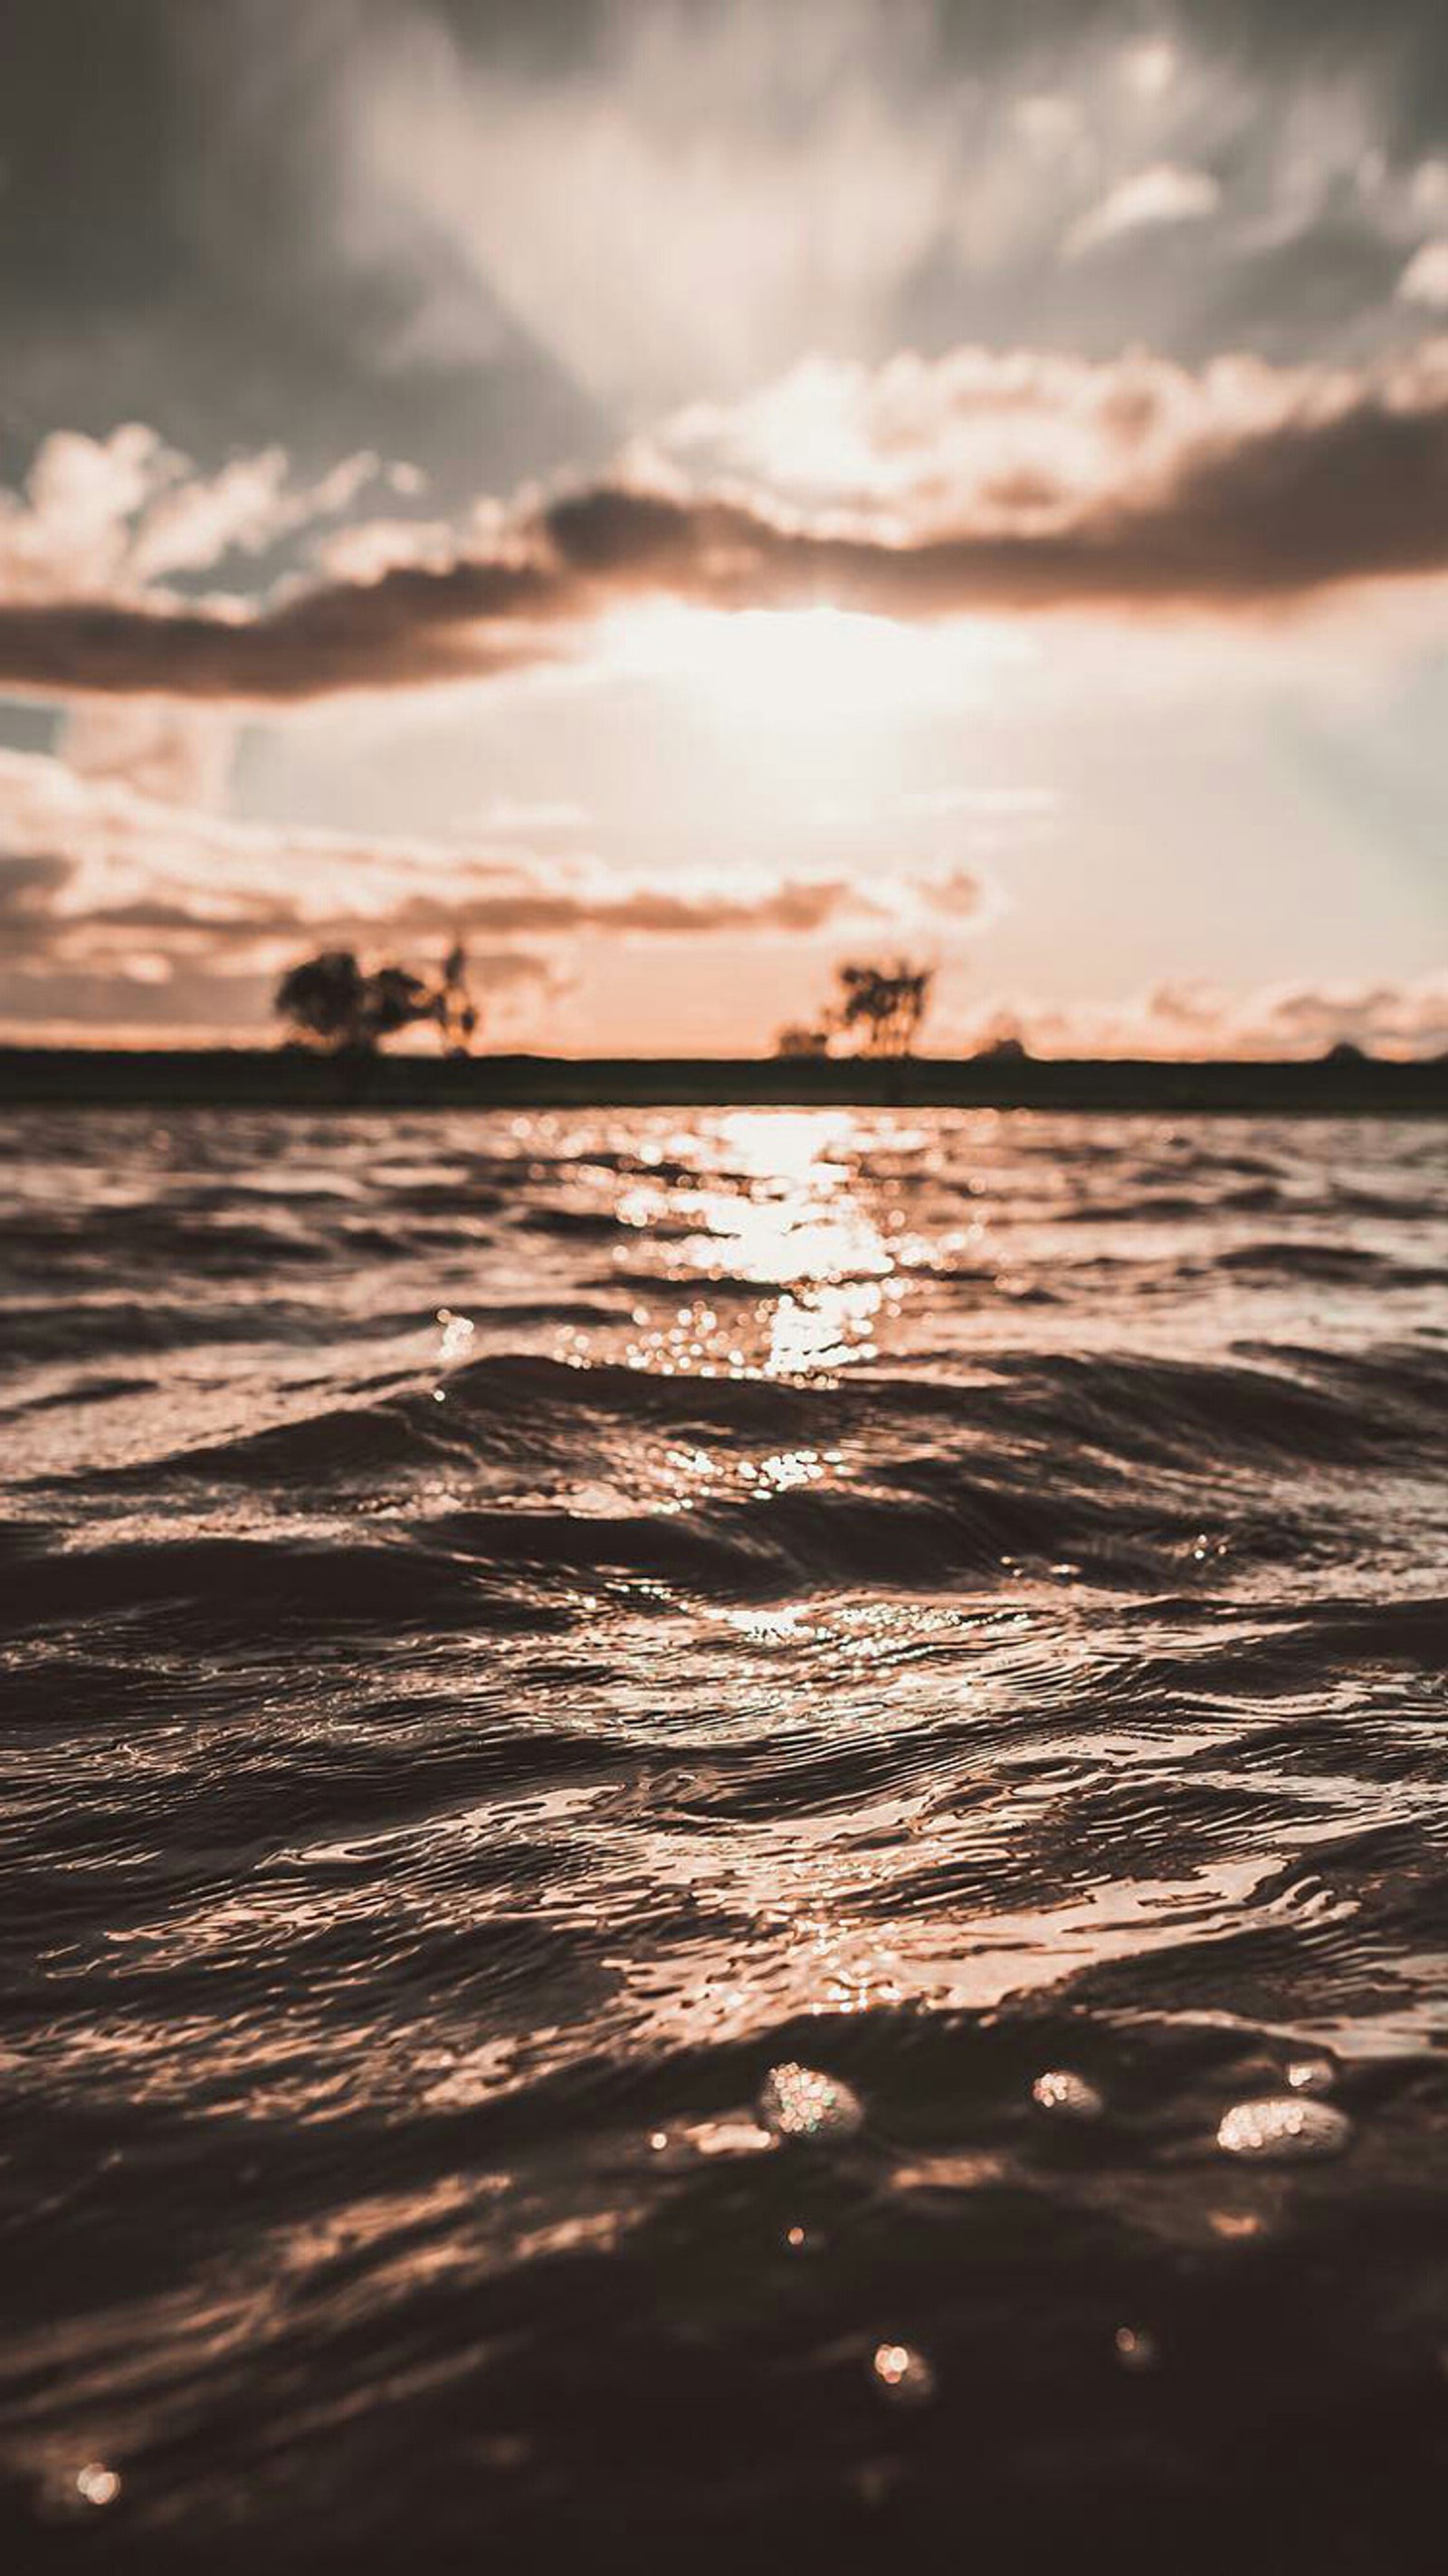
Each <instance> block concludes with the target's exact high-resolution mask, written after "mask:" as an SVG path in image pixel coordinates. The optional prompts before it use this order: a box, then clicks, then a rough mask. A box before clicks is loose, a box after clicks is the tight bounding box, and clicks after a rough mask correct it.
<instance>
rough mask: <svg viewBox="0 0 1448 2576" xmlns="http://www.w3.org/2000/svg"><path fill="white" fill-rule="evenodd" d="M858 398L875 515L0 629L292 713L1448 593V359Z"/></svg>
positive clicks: (948, 366) (900, 376) (652, 503)
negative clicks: (593, 629)
mask: <svg viewBox="0 0 1448 2576" xmlns="http://www.w3.org/2000/svg"><path fill="white" fill-rule="evenodd" d="M853 390H854V393H855V395H856V396H857V397H858V404H857V408H858V411H859V418H858V419H857V420H856V421H855V422H854V424H853V430H854V434H855V435H856V439H857V444H858V448H859V454H860V456H861V457H863V459H864V461H865V466H866V468H868V469H869V470H871V471H873V470H874V468H875V466H876V465H877V464H878V467H879V475H878V491H877V494H876V496H874V506H872V507H861V506H855V507H852V508H849V509H838V508H836V509H831V510H823V509H819V508H816V509H815V510H813V511H808V512H807V511H801V510H799V509H798V508H795V507H791V506H788V505H787V504H786V503H784V502H783V501H782V500H781V499H780V498H779V497H778V495H776V494H774V493H771V492H767V491H758V490H755V491H745V490H741V489H740V488H738V487H737V486H733V485H723V486H720V485H716V486H714V487H712V488H711V487H707V486H704V487H700V486H687V485H684V484H682V483H681V482H680V481H679V479H678V477H677V475H676V474H673V473H670V474H667V475H664V474H661V475H660V476H659V477H658V478H657V479H656V480H654V481H653V482H652V483H650V482H646V481H644V480H642V479H635V480H631V481H630V480H623V479H614V480H609V481H604V482H600V483H598V484H595V485H592V486H590V487H586V488H584V489H580V490H576V491H573V492H567V493H563V494H561V495H559V496H557V497H555V498H553V499H552V500H549V501H545V502H541V503H534V504H531V505H529V506H527V507H525V508H524V509H523V510H522V511H521V512H520V513H519V514H517V515H515V516H514V517H512V518H505V517H503V516H502V515H501V514H499V513H497V512H495V511H494V512H486V511H485V512H484V513H483V514H482V522H481V523H482V524H483V526H484V527H485V528H487V529H489V530H492V529H494V528H496V530H497V531H498V533H497V534H496V535H491V534H490V536H489V540H488V544H487V547H486V550H485V551H480V552H471V553H468V552H459V553H458V554H457V555H456V556H455V558H454V559H453V560H452V561H450V562H447V563H445V564H438V563H437V562H435V561H425V562H421V563H406V564H397V565H394V566H393V567H392V568H391V569H389V570H387V571H384V572H383V573H381V574H380V575H379V576H378V577H377V578H376V579H375V580H370V581H361V582H352V581H333V582H327V583H322V584H320V585H317V586H314V587H312V588H298V587H292V588H289V589H286V590H284V591H283V592H282V593H281V594H280V595H278V596H276V597H274V598H273V599H272V600H271V601H270V602H268V603H264V604H263V605H261V606H260V607H246V606H244V605H242V604H241V603H238V602H235V601H224V602H219V603H212V604H204V605H199V606H193V605H190V604H188V603H186V602H182V601H178V600H176V599H174V598H171V597H168V596H166V595H164V594H163V595H155V594H148V595H147V596H146V597H145V599H144V600H141V601H137V600H135V599H133V598H130V597H127V596H120V597H113V598H110V599H95V600H89V599H81V600H77V599H73V598H70V597H67V596H61V597H53V598H49V599H43V600H38V601H37V600H35V599H33V598H30V597H27V596H25V595H24V593H23V591H22V595H21V596H20V597H19V598H18V599H16V598H13V597H12V599H11V600H10V601H8V602H4V603H3V604H0V686H6V687H9V688H11V689H12V690H18V691H28V692H30V693H33V694H39V695H48V696H61V697H69V696H73V695H83V694H86V693H100V694H113V695H120V696H159V697H165V698H169V699H172V700H176V701H184V700H195V701H209V702H212V703H219V704H227V703H230V704H234V705H237V706H246V705H279V704H286V703H288V702H300V701H304V700H308V699H313V698H319V697H324V696H327V695H330V694H333V693H335V692H339V691H346V690H369V689H370V690H378V689H407V688H416V687H419V686H427V685H431V684H435V683H438V682H442V681H447V680H462V679H482V678H487V677H489V676H493V675H497V674H500V673H507V672H514V671H518V670H520V669H532V668H536V667H538V666H539V665H541V664H544V663H548V662H558V661H561V660H565V659H567V658H569V657H571V656H575V655H577V654H578V653H579V652H580V651H582V650H584V649H585V647H586V642H587V634H588V629H589V627H590V625H591V624H592V623H593V622H594V621H596V620H597V619H598V618H600V617H601V616H603V615H604V614H606V613H608V612H610V611H612V610H616V609H618V608H620V607H622V606H625V605H627V604H628V603H629V602H631V601H639V600H650V599H663V600H671V601H676V602H683V603H686V604H690V605H693V606H696V607H701V608H714V609H742V608H755V609H760V608H763V609H800V608H806V607H811V608H817V607H819V606H821V605H832V606H834V607H837V608H841V609H846V610H850V611H853V612H856V613H860V614H865V615H874V616H880V617H888V618H895V619H899V620H906V621H911V620H919V621H932V620H939V619H943V618H949V617H953V616H961V615H970V614H994V615H1013V614H1025V613H1029V612H1039V611H1042V610H1051V609H1058V610H1059V609H1075V610H1081V609H1086V610H1097V611H1104V612H1109V613H1113V614H1120V613H1122V612H1126V611H1130V612H1134V613H1145V612H1150V611H1172V612H1179V611H1182V610H1205V611H1218V612H1220V611H1227V610H1233V611H1263V610H1278V609H1281V608H1283V607H1285V606H1290V605H1293V604H1295V603H1298V604H1300V603H1302V602H1305V601H1310V600H1312V599H1314V598H1316V597H1319V596H1320V595H1321V594H1323V593H1325V592H1328V591H1331V590H1333V589H1336V588H1340V587H1341V586H1343V585H1345V584H1349V583H1362V582H1370V581H1392V580H1403V579H1408V578H1413V577H1421V576H1426V575H1433V574H1441V573H1442V572H1444V571H1445V570H1448V342H1444V341H1439V342H1430V343H1427V344H1425V345H1424V346H1423V347H1422V348H1420V349H1419V350H1417V351H1415V352H1413V353H1412V354H1410V355H1409V356H1407V357H1405V358H1403V359H1401V360H1399V361H1395V362H1391V363H1387V362H1385V363H1383V364H1381V365H1379V366H1377V367H1373V368H1368V369H1357V370H1352V369H1343V368H1339V369H1329V368H1295V369H1275V368H1272V367H1269V366H1266V365H1264V364H1262V363H1261V362H1259V361H1255V360H1250V359H1236V360H1230V359H1224V360H1221V361H1218V362H1217V363H1215V364H1214V365H1213V366H1211V367H1209V368H1206V369H1204V370H1202V371H1200V372H1199V373H1197V374H1192V373H1190V372H1189V371H1187V370H1184V369H1180V368H1175V367H1172V366H1169V365H1167V364H1166V363H1165V362H1163V361H1159V360H1151V359H1146V358H1127V359H1124V360H1121V361H1119V362H1118V363H1116V364H1114V365H1111V366H1091V365H1088V364H1086V363H1085V362H1082V361H1069V360H1062V359H1053V358H1039V357H1035V358H1033V357H1032V356H1031V355H1030V354H1029V353H1018V354H1016V355H1014V356H1007V357H1000V358H991V357H989V356H987V355H985V354H984V353H981V352H964V353H957V354H956V356H955V357H954V358H952V359H950V360H946V361H942V362H940V364H939V365H938V366H936V367H934V368H927V367H923V366H922V365H920V363H919V362H914V361H902V362H901V366H900V370H899V372H896V371H892V370H886V371H885V380H884V385H883V391H882V388H881V383H880V380H868V379H859V380H858V381H857V382H855V384H854V387H853ZM755 433H756V435H757V434H758V421H757V420H756V423H755ZM865 497H868V496H858V495H857V496H856V498H857V500H858V499H861V498H865ZM887 502H888V505H889V506H888V507H886V506H884V504H885V503H887ZM108 511H109V504H107V505H106V509H105V510H104V511H103V512H102V516H103V517H107V514H108Z"/></svg>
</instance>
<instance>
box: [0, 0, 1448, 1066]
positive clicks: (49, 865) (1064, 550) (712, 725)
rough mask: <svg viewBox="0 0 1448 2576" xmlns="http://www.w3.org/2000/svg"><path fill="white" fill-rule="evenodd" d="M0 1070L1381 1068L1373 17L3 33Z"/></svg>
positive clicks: (1384, 693) (157, 0)
mask: <svg viewBox="0 0 1448 2576" xmlns="http://www.w3.org/2000/svg"><path fill="white" fill-rule="evenodd" d="M0 348H3V350H4V352H5V365H4V370H3V374H0V1031H3V1032H4V1033H5V1034H8V1035H10V1036H26V1035H28V1036H42V1035H44V1036H46V1037H51V1038H59V1039H73V1038H92V1039H94V1038H99V1037H105V1036H113V1035H118V1034H119V1035H125V1036H129V1037H136V1038H145V1039H148V1040H157V1039H191V1040H195V1039H197V1038H200V1037H205V1036H212V1035H219V1036H225V1037H233V1038H246V1037H255V1036H258V1035H261V1034H264V1033H265V1032H266V1031H267V1030H268V1027H269V1025H270V1023H269V1011H270V997H271V995H272V992H273V990H274V987H275V985H276V982H277V979H278V976H279V975H280V973H281V972H282V971H283V969H284V968H285V967H286V966H288V965H289V964H291V963H293V962H294V961H295V960H296V959H297V958H299V957H301V956H304V955H306V954H309V953H311V952H312V951H315V950H317V949H320V948H324V947H337V946H349V947H353V948H356V949H357V950H358V951H359V952H360V953H362V954H363V955H364V956H365V957H366V958H368V959H370V960H380V959H383V958H394V957H395V958H399V959H402V960H404V961H405V962H407V963H409V964H412V965H414V966H417V967H426V966H427V965H428V964H429V963H430V962H432V961H435V960H437V959H438V958H440V956H441V955H442V953H443V951H444V950H445V949H446V948H447V947H448V946H449V945H450V943H451V941H452V939H453V937H454V936H455V935H458V934H461V935H462V936H463V937H464V938H465V940H466V943H467V946H468V949H469V952H470V955H471V958H472V961H473V973H474V980H475V983H476V985H477V987H478V990H479V997H480V999H481V1002H482V1005H483V1014H484V1030H485V1038H486V1041H487V1042H489V1043H492V1044H496V1045H506V1046H540V1047H556V1048H559V1049H563V1050H566V1051H568V1052H579V1053H581V1052H589V1051H594V1050H596V1051H601V1052H624V1053H627V1052H644V1053H674V1052H689V1051H698V1052H701V1053H711V1054H719V1053H733V1052H753V1051H755V1050H757V1049H759V1048H763V1047H767V1046H769V1045H770V1043H771V1042H772V1040H773V1037H774V1034H775V1032H776V1031H777V1030H778V1028H779V1027H780V1026H781V1025H782V1024H784V1023H787V1022H798V1021H808V1020H809V1019H811V1018H812V1017H813V1016H814V1015H815V1014H816V1013H817V1012H818V1010H819V1009H820V1007H821V1006H822V1004H823V1003H824V1001H825V999H826V997H827V994H828V990H829V986H830V981H831V976H832V973H833V970H834V967H835V966H836V964H837V963H838V961H840V960H841V959H843V958H848V957H865V958H881V959H889V958H893V957H895V956H897V955H905V956H908V957H910V958H913V959H916V960H919V961H921V962H925V963H928V964H930V965H932V966H933V967H934V968H935V969H936V985H935V994H936V999H935V1006H934V1013H933V1017H932V1020H931V1022H930V1025H929V1029H928V1033H927V1043H928V1044H929V1045H931V1046H933V1047H935V1048H947V1049H948V1048H954V1047H965V1046H971V1045H975V1044H978V1043H981V1042H983V1041H987V1040H989V1039H990V1038H992V1037H996V1036H1000V1035H1003V1034H1011V1035H1020V1036H1022V1037H1024V1038H1025V1039H1026V1040H1027V1041H1028V1042H1029V1043H1030V1044H1031V1045H1033V1046H1035V1047H1038V1048H1040V1049H1041V1050H1043V1051H1055V1052H1061V1051H1080V1052H1091V1051H1094V1050H1098V1049H1101V1050H1110V1049H1115V1050H1121V1049H1140V1050H1144V1051H1150V1052H1164V1053H1183V1054H1193V1053H1202V1052H1223V1051H1228V1052H1230V1051H1234V1050H1242V1051H1264V1050H1265V1051H1273V1052H1306V1053H1312V1052H1316V1051H1317V1050H1318V1049H1320V1048H1321V1047H1323V1046H1325V1045H1328V1044H1330V1043H1333V1042H1334V1041H1336V1040H1337V1039H1340V1038H1343V1037H1346V1038H1350V1039H1353V1040H1354V1041H1356V1042H1358V1043H1362V1044H1367V1045H1371V1046H1375V1047H1380V1048H1382V1049H1384V1050H1388V1051H1399V1052H1402V1051H1419V1052H1422V1051H1436V1050H1438V1049H1441V1048H1444V1047H1448V874H1445V859H1448V792H1445V783H1448V770H1445V764H1444V759H1443V752H1442V745H1443V743H1444V740H1445V737H1448V9H1445V8H1444V6H1443V0H1372V5H1371V6H1369V5H1366V0H1198V4H1197V5H1187V0H1177V5H1175V6H1171V5H1157V0H1013V5H1012V6H1011V7H1010V8H1008V9H1007V8H1002V7H1000V6H999V5H997V4H996V0H529V5H526V6H524V5H519V4H518V0H510V5H504V0H307V5H306V6H305V7H298V6H296V0H220V5H217V6H215V7H201V6H198V5H196V0H8V5H7V7H6V9H5V10H4V11H3V13H0Z"/></svg>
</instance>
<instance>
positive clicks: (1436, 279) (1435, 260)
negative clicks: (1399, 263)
mask: <svg viewBox="0 0 1448 2576" xmlns="http://www.w3.org/2000/svg"><path fill="white" fill-rule="evenodd" d="M1398 293H1399V295H1400V296H1401V297H1402V299H1403V302H1404V303H1405V304H1427V305H1430V306H1431V307H1432V309H1433V310H1434V312H1437V313H1448V239H1444V240H1440V241H1427V242H1424V243H1423V244H1422V245H1421V247H1420V248H1419V249H1418V250H1415V251H1414V253H1413V256H1412V258H1411V259H1410V260H1409V262H1408V265H1407V267H1406V268H1405V269H1404V271H1403V274H1402V276H1401V277H1400V278H1399V280H1398Z"/></svg>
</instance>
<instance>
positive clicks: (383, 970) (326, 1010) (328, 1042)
mask: <svg viewBox="0 0 1448 2576" xmlns="http://www.w3.org/2000/svg"><path fill="white" fill-rule="evenodd" d="M273 1007H274V1008H275V1010H276V1012H277V1014H278V1017H279V1018H281V1019H283V1020H285V1021H286V1022H287V1023H288V1025H289V1027H290V1029H291V1030H292V1032H293V1035H294V1037H295V1038H298V1039H300V1040H302V1041H303V1042H304V1043H309V1044H311V1045H313V1046H319V1047H326V1048H328V1049H330V1050H331V1051H332V1053H334V1054H336V1055H373V1054H375V1053H376V1051H377V1049H378V1047H379V1046H380V1045H381V1044H382V1042H383V1040H384V1038H390V1037H395V1036H396V1035H397V1032H398V1030H399V1029H407V1028H414V1027H416V1026H417V1025H418V1024H419V1022H421V1021H423V1020H432V1021H434V1022H435V1023H436V1025H437V1028H438V1031H439V1033H440V1035H441V1037H442V1041H443V1044H444V1046H445V1047H446V1048H447V1050H448V1052H449V1054H450V1055H466V1054H467V1052H468V1049H469V1047H470V1046H471V1045H472V1041H473V1038H474V1036H475V1034H476V1031H477V1026H478V1013H477V1007H476V1005H475V1003H474V1002H473V1000H472V997H471V995H470V993H469V991H468V983H467V956H466V953H465V951H464V949H463V947H462V944H461V942H459V943H458V944H457V946H455V947H454V948H452V949H451V950H450V951H449V953H448V955H447V957H446V959H445V960H444V962H443V970H442V979H441V981H440V982H439V983H437V984H429V983H427V982H425V981H424V979H423V978H422V976H420V975H414V974H413V972H412V970H411V968H410V967H407V966H394V965H383V966H376V967H374V968H373V969H372V970H371V972H370V973H369V972H367V971H366V970H365V969H364V968H363V967H362V966H360V965H359V964H358V962H357V959H356V957H355V956H354V955H353V953H352V951H351V949H350V948H325V949H323V950H322V952H321V954H320V955H319V956H316V957H306V958H303V960H302V962H301V964H300V965H297V966H293V967H291V968H289V970H288V972H287V973H286V974H285V975H284V976H283V977H282V980H281V982H280V983H279V984H278V986H277V989H276V995H275V1000H274V1005H273Z"/></svg>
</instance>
